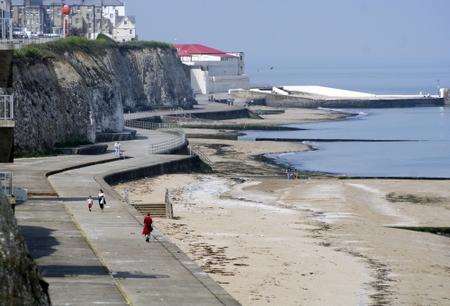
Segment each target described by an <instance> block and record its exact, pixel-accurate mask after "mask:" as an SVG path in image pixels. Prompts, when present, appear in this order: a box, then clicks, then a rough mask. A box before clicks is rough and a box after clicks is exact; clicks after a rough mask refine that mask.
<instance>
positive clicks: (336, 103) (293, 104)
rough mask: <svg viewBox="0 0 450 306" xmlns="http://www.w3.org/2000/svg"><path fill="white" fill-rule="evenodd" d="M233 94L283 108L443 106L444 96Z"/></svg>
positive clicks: (236, 92)
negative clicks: (346, 98) (337, 98)
mask: <svg viewBox="0 0 450 306" xmlns="http://www.w3.org/2000/svg"><path fill="white" fill-rule="evenodd" d="M231 96H232V97H233V98H235V99H238V100H243V101H250V100H260V99H264V100H265V105H267V106H271V107H283V108H318V107H325V108H389V107H414V106H442V105H444V103H445V101H444V98H433V97H430V98H427V97H424V98H405V99H380V100H376V99H348V100H345V99H339V100H331V99H327V100H320V99H307V98H301V97H294V96H283V95H276V94H270V93H260V92H253V91H249V90H240V91H234V92H232V93H231Z"/></svg>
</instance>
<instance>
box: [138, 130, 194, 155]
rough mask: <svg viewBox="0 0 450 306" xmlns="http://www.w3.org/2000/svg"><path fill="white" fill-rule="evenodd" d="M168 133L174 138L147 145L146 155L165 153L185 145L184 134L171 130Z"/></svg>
mask: <svg viewBox="0 0 450 306" xmlns="http://www.w3.org/2000/svg"><path fill="white" fill-rule="evenodd" d="M170 132H171V133H172V134H175V135H174V137H171V138H170V139H168V140H166V141H163V142H160V143H155V144H151V145H149V147H148V150H147V153H148V154H162V153H167V152H170V151H172V150H175V149H177V148H180V147H182V146H184V145H186V134H185V133H184V132H183V131H176V130H173V131H170Z"/></svg>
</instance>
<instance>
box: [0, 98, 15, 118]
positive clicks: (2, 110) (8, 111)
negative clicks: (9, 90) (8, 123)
mask: <svg viewBox="0 0 450 306" xmlns="http://www.w3.org/2000/svg"><path fill="white" fill-rule="evenodd" d="M0 120H14V97H13V96H12V95H0Z"/></svg>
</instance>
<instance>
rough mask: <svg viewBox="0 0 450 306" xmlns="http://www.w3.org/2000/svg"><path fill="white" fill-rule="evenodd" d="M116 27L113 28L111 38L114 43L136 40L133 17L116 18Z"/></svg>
mask: <svg viewBox="0 0 450 306" xmlns="http://www.w3.org/2000/svg"><path fill="white" fill-rule="evenodd" d="M115 19H116V20H115V21H116V25H115V27H114V28H113V33H112V38H113V39H114V40H115V41H119V42H127V41H131V40H134V39H135V38H136V21H135V19H134V17H130V16H124V17H120V16H118V17H116V18H115Z"/></svg>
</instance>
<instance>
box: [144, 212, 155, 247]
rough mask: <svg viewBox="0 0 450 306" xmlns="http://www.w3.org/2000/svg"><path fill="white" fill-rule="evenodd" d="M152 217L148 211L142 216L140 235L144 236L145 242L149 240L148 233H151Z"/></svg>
mask: <svg viewBox="0 0 450 306" xmlns="http://www.w3.org/2000/svg"><path fill="white" fill-rule="evenodd" d="M152 223H153V219H152V217H151V216H150V213H148V214H147V216H145V218H144V228H143V229H142V235H144V236H145V241H146V242H150V235H151V234H152V231H153V226H152Z"/></svg>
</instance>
